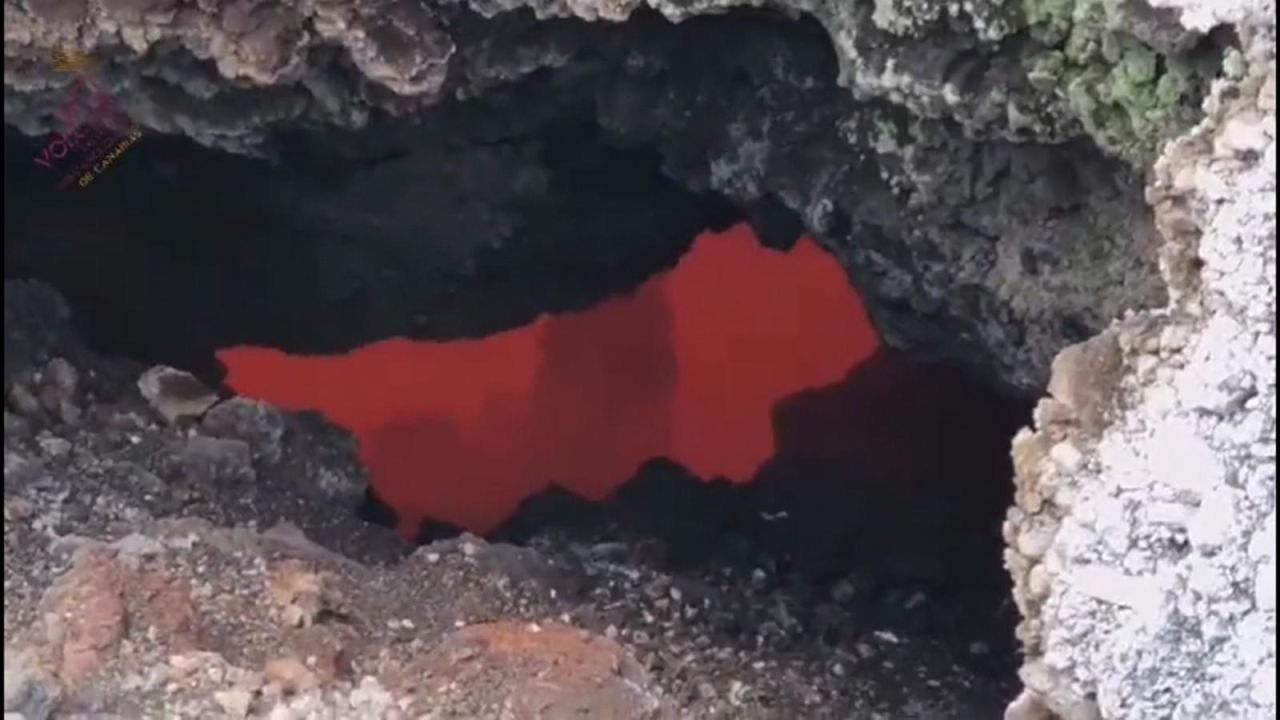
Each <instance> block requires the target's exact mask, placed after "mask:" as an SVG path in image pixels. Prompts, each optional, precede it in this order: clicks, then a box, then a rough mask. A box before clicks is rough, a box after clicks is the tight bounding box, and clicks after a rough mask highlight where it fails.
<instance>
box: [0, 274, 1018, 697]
mask: <svg viewBox="0 0 1280 720" xmlns="http://www.w3.org/2000/svg"><path fill="white" fill-rule="evenodd" d="M144 370H145V368H144V367H143V366H142V365H139V364H136V363H132V362H128V361H122V360H117V359H106V358H102V357H100V356H98V355H96V354H95V353H94V352H92V351H91V350H90V349H88V348H87V347H85V346H84V345H83V343H81V342H80V341H79V339H78V338H77V336H76V334H75V332H74V331H73V330H72V329H71V326H70V324H69V322H68V312H67V310H66V308H65V306H64V305H63V304H62V302H61V300H60V299H59V298H58V297H57V295H56V294H55V293H53V292H52V291H50V290H49V289H47V288H45V287H43V286H39V285H36V284H30V283H20V282H7V283H6V285H5V392H6V407H5V415H4V419H5V425H4V437H5V456H4V460H5V472H4V514H5V533H4V534H5V555H4V560H5V562H4V595H5V712H6V720H13V718H11V716H10V713H18V714H19V715H18V716H20V717H24V718H28V719H42V718H45V717H93V718H104V717H121V718H135V717H166V718H169V717H192V718H196V717H199V718H204V717H270V718H447V717H452V718H499V717H510V718H561V717H564V718H568V717H599V718H675V717H690V718H704V717H706V718H713V717H724V718H775V717H776V718H885V719H886V720H887V719H894V720H896V719H898V718H939V719H942V718H957V719H960V718H986V717H998V716H999V715H1000V712H1001V711H1002V708H1003V706H1004V704H1005V702H1006V701H1007V700H1008V699H1009V698H1010V697H1011V696H1012V695H1013V694H1014V693H1015V691H1016V682H1015V679H1014V677H1013V669H1014V667H1015V666H1016V658H1015V657H1014V655H1013V651H1012V639H1011V637H1010V635H1011V631H1010V628H1011V622H1012V617H1011V612H1012V611H1011V609H1010V608H1009V607H1007V606H1006V605H1004V604H1003V603H1002V600H1001V598H1003V597H1005V593H1004V586H1003V584H1002V583H1001V582H1000V581H999V580H998V579H994V578H996V577H997V576H998V575H999V568H998V567H996V568H990V567H985V566H981V565H980V566H979V567H978V568H977V569H974V570H972V571H970V570H969V569H965V570H964V572H956V573H951V576H949V577H947V578H942V579H938V578H929V579H921V578H911V577H909V573H908V574H906V575H903V574H899V575H897V576H893V575H889V574H885V573H883V572H879V571H877V572H874V573H872V572H867V571H862V572H859V571H856V570H851V571H846V572H838V573H826V574H825V576H824V577H821V578H815V577H812V576H807V575H805V574H803V573H801V572H799V571H798V570H796V569H795V564H794V560H793V559H792V558H789V557H787V556H786V555H785V554H784V553H779V552H775V550H774V549H773V548H770V547H769V546H767V545H762V544H761V543H760V541H759V540H758V538H756V537H754V535H753V531H752V530H751V525H750V524H749V523H746V524H744V523H741V522H738V521H737V519H736V518H738V517H739V515H738V514H739V513H740V511H741V510H742V507H743V506H742V505H741V503H740V502H739V501H740V498H738V497H737V496H735V495H734V494H733V493H732V492H728V494H725V493H726V492H727V491H726V490H725V489H724V488H721V487H717V486H706V485H702V484H697V483H694V484H690V482H692V481H691V480H690V481H687V482H686V481H684V480H680V479H679V477H678V475H679V473H678V470H676V469H673V468H671V467H668V466H662V465H655V466H653V467H651V468H649V469H648V470H647V471H646V472H645V473H642V474H641V477H640V478H638V479H637V480H636V481H635V482H633V483H632V485H631V486H629V488H628V489H627V490H626V491H625V492H624V493H622V494H621V496H620V498H619V499H618V500H617V501H615V502H614V503H611V504H608V505H605V506H586V505H583V504H581V503H577V502H574V501H572V500H571V499H567V498H564V497H556V496H554V495H552V496H547V497H543V498H540V499H539V500H538V501H537V502H534V503H531V504H530V506H529V507H527V508H526V510H525V511H524V512H523V513H522V514H521V515H520V516H519V517H518V518H517V519H516V520H514V521H513V522H512V524H511V525H509V526H508V527H507V528H506V529H505V530H504V532H503V534H502V537H503V538H504V541H501V542H500V541H496V540H495V541H493V542H486V541H485V540H481V539H478V538H474V537H471V536H467V535H463V536H459V537H454V538H449V539H443V540H437V541H435V542H431V543H428V544H426V545H423V546H421V547H418V548H416V549H415V548H413V547H410V546H408V545H406V544H405V543H403V542H402V541H401V540H400V539H399V538H397V537H396V536H395V535H394V534H393V533H392V532H391V531H390V530H388V529H386V528H384V527H380V526H378V525H375V524H371V523H367V522H364V521H363V520H361V519H359V518H358V517H357V516H356V513H355V512H354V509H355V508H356V507H357V505H358V504H359V500H360V497H361V495H362V493H363V492H364V487H365V481H366V478H365V475H364V472H363V470H362V469H361V467H360V465H359V463H358V461H357V459H356V454H355V448H354V446H353V443H352V441H351V439H350V438H349V437H348V436H346V435H345V433H343V432H341V431H340V430H337V429H335V428H333V427H331V426H329V425H328V424H327V423H325V422H324V421H323V420H322V419H320V418H317V417H315V416H310V415H305V414H302V415H299V414H290V413H282V412H278V411H276V410H274V409H273V408H270V407H269V406H266V405H264V404H261V403H258V402H255V401H250V400H246V399H243V398H236V399H230V400H224V401H222V402H221V403H219V404H217V405H215V406H214V407H213V408H212V409H211V410H209V411H208V412H207V413H205V415H204V416H203V418H200V419H191V420H183V421H179V422H177V423H169V422H167V421H165V420H164V419H163V418H162V417H161V416H160V415H159V414H157V412H156V411H155V409H154V408H153V407H152V405H151V404H149V403H148V402H147V401H146V400H145V399H144V398H143V397H142V396H141V395H140V393H139V391H138V389H137V379H138V377H139V375H140V374H141V373H142V372H143V371H144ZM655 477H656V478H658V479H654V478H655ZM664 478H665V479H664ZM735 498H736V499H735ZM663 502H674V503H675V504H674V505H668V506H667V509H666V510H662V509H661V503H663ZM655 503H657V504H658V505H657V506H655ZM726 508H727V509H726ZM717 509H718V511H717ZM974 573H976V574H974ZM15 717H17V716H15Z"/></svg>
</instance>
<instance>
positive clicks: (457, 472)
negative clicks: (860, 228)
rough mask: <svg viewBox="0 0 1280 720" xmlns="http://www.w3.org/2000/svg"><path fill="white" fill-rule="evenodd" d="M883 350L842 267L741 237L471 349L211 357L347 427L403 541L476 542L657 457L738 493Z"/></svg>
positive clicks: (717, 240)
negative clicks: (777, 422)
mask: <svg viewBox="0 0 1280 720" xmlns="http://www.w3.org/2000/svg"><path fill="white" fill-rule="evenodd" d="M878 347H879V339H878V337H877V335H876V333H875V331H874V329H873V328H872V326H871V324H870V321H869V320H868V318H867V316H866V313H865V311H864V309H863V305H862V302H861V299H860V298H859V297H858V295H857V293H856V292H855V291H854V289H853V288H852V287H851V286H850V284H849V281H848V279H847V278H846V276H845V273H844V271H843V269H841V267H840V265H839V263H838V262H837V261H836V260H835V259H834V258H832V257H831V256H830V255H828V254H826V253H825V252H823V251H822V250H820V249H819V248H818V247H817V245H815V244H814V243H813V242H811V241H809V240H807V239H804V240H801V241H800V242H799V243H798V244H797V245H796V246H795V247H794V248H793V249H792V250H791V251H789V252H778V251H774V250H770V249H767V248H764V247H762V246H760V245H759V243H757V242H756V240H755V238H754V236H753V234H752V232H751V231H750V229H749V228H747V227H746V226H739V227H736V228H734V229H732V230H730V231H728V232H725V233H722V234H704V235H701V236H699V237H698V238H697V240H696V242H695V243H694V246H693V248H692V249H691V250H690V251H689V252H688V253H687V254H686V255H685V256H684V258H682V259H681V261H680V263H679V264H678V265H677V267H675V268H674V269H673V270H671V271H669V272H667V273H665V274H663V275H660V276H658V277H655V278H653V279H652V280H650V281H649V282H647V283H645V284H644V285H643V286H641V287H640V288H638V289H637V290H636V291H634V292H633V293H630V294H628V295H626V296H621V297H615V298H612V299H609V300H607V301H605V302H603V303H600V304H599V305H597V306H595V307H593V308H591V309H589V310H585V311H582V312H578V313H570V314H565V315H558V316H544V317H541V318H539V319H538V320H536V321H534V322H532V323H530V324H529V325H527V326H525V327H521V328H517V329H514V330H510V331H507V332H503V333H499V334H496V335H493V336H491V337H487V338H484V339H481V340H464V341H453V342H420V341H410V340H404V339H392V340H386V341H383V342H378V343H374V344H372V345H368V346H366V347H363V348H360V349H358V350H355V351H353V352H351V353H348V354H345V355H338V356H320V357H294V356H289V355H286V354H284V353H281V352H279V351H276V350H270V349H263V348H234V349H229V350H224V351H222V352H220V353H219V355H218V357H219V359H220V360H221V361H222V362H223V364H224V365H226V367H227V370H228V377H227V382H228V384H229V385H230V386H231V387H233V388H235V389H236V390H237V391H238V392H240V393H241V394H244V395H247V396H252V397H257V398H261V399H264V400H267V401H269V402H272V403H274V404H276V405H278V406H281V407H284V408H288V409H294V410H303V409H313V410H319V411H321V412H323V413H324V414H325V415H327V416H328V417H329V418H330V419H332V420H333V421H334V422H336V423H338V424H340V425H342V426H344V427H346V428H348V429H350V430H351V431H352V432H354V433H355V434H356V436H357V437H358V438H359V440H360V445H361V452H362V455H363V459H364V462H365V463H366V465H367V467H368V468H369V471H370V473H371V475H372V477H373V483H374V486H375V487H376V488H377V491H378V494H379V495H380V496H381V497H382V499H383V500H385V501H386V502H387V503H388V504H390V505H391V506H392V507H394V508H395V509H396V511H397V512H398V513H399V514H400V518H401V520H400V522H401V531H402V532H406V533H412V532H413V531H414V530H415V529H416V528H417V525H418V521H419V520H420V519H421V518H423V517H430V518H433V519H435V520H438V521H443V522H448V523H451V524H454V525H458V526H461V527H465V528H468V529H470V530H472V531H475V532H486V531H489V530H491V529H493V528H494V527H495V526H496V525H498V524H499V523H501V522H502V521H503V520H505V519H507V518H508V517H509V516H510V515H511V513H512V512H513V511H514V510H515V509H516V507H517V506H518V505H519V503H520V502H521V501H522V500H524V499H525V498H527V497H530V496H532V495H534V494H536V493H538V492H540V491H542V490H544V489H545V488H547V487H548V486H550V485H552V484H555V485H559V486H561V487H564V488H566V489H569V490H571V491H573V492H575V493H577V494H579V495H581V496H584V497H586V498H588V499H595V500H598V499H603V498H605V497H607V496H608V495H609V493H610V492H611V491H612V490H613V489H614V488H616V487H618V486H620V485H621V484H622V483H624V482H626V481H627V480H628V479H629V478H630V477H631V476H632V475H633V474H634V473H635V471H636V469H637V468H638V467H639V466H640V465H641V464H642V463H643V462H645V461H646V460H648V459H651V458H654V457H667V458H671V459H673V460H675V461H677V462H679V463H681V464H682V465H684V466H685V467H687V468H688V469H690V470H691V471H692V472H694V473H695V474H697V475H699V476H701V477H725V478H729V479H731V480H734V481H739V482H745V481H748V480H750V479H751V478H752V476H753V475H754V474H755V472H756V470H757V469H758V468H759V467H760V465H761V464H762V463H763V462H764V461H766V460H767V459H768V458H769V457H770V456H772V455H773V453H774V450H775V447H776V441H775V438H774V427H773V420H772V417H771V415H772V412H773V410H774V407H775V405H777V404H778V403H779V402H780V401H782V400H783V399H785V398H787V397H788V396H791V395H794V394H795V393H797V392H800V391H803V390H806V389H811V388H817V387H820V386H824V385H829V384H832V383H835V382H837V381H840V380H841V379H842V378H844V377H845V376H846V374H847V373H848V372H849V370H850V369H851V368H852V367H854V366H855V365H857V364H858V363H860V362H862V361H863V360H865V359H866V358H868V357H869V356H871V355H872V354H873V353H874V352H875V351H876V350H877V348H878Z"/></svg>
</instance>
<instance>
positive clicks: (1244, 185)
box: [1006, 2, 1276, 720]
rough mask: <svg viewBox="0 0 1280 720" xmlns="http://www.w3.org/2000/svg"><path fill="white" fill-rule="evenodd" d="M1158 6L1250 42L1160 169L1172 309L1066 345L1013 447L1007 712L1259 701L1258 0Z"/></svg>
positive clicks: (1264, 651) (1272, 250)
mask: <svg viewBox="0 0 1280 720" xmlns="http://www.w3.org/2000/svg"><path fill="white" fill-rule="evenodd" d="M1161 4H1162V5H1163V4H1168V5H1170V6H1172V7H1176V8H1178V9H1179V11H1180V12H1181V16H1182V17H1183V19H1184V21H1185V22H1187V23H1188V25H1189V26H1202V27H1203V26H1204V25H1206V24H1208V23H1210V22H1212V21H1215V20H1216V19H1225V17H1224V15H1223V13H1225V14H1226V16H1229V17H1230V19H1231V20H1233V21H1235V22H1239V23H1241V26H1240V27H1241V32H1242V34H1243V36H1244V37H1245V39H1246V46H1245V47H1246V52H1245V53H1244V54H1242V55H1240V56H1237V57H1234V58H1232V59H1231V61H1230V63H1229V66H1230V67H1232V68H1233V71H1232V72H1231V73H1230V74H1229V75H1228V76H1227V77H1226V78H1224V79H1223V80H1222V81H1220V82H1219V83H1218V84H1217V87H1216V88H1215V91H1214V94H1213V96H1212V97H1211V99H1210V100H1209V101H1208V103H1207V104H1206V110H1207V118H1206V119H1205V120H1204V122H1203V123H1201V124H1200V125H1199V126H1198V127H1197V128H1196V129H1195V130H1194V131H1192V132H1191V133H1189V134H1188V135H1187V136H1185V137H1182V138H1180V139H1178V140H1177V141H1176V142H1173V143H1171V144H1170V145H1169V146H1168V147H1167V148H1166V149H1165V151H1164V153H1163V155H1162V157H1161V159H1160V161H1159V162H1158V163H1157V164H1156V166H1155V172H1154V174H1153V179H1152V181H1151V185H1150V190H1149V199H1150V201H1151V202H1152V204H1153V206H1154V208H1155V210H1156V214H1157V224H1158V226H1159V227H1160V229H1161V231H1162V233H1163V235H1164V238H1165V243H1166V245H1165V248H1164V252H1163V260H1164V262H1163V269H1164V275H1165V278H1166V280H1167V281H1168V283H1169V286H1170V294H1171V296H1172V301H1171V303H1170V305H1169V306H1168V307H1167V308H1164V309H1161V310H1158V311H1149V312H1141V313H1134V314H1131V315H1129V316H1128V317H1126V318H1124V319H1123V320H1121V321H1119V322H1118V323H1116V324H1115V325H1114V326H1113V327H1112V328H1110V329H1108V330H1107V331H1106V332H1105V333H1104V334H1103V335H1102V336H1099V337H1097V338H1095V339H1093V340H1091V341H1089V343H1087V344H1086V345H1083V346H1080V347H1076V348H1070V349H1068V350H1067V351H1064V352H1063V354H1062V355H1060V356H1059V358H1058V360H1057V361H1056V362H1055V364H1054V373H1053V380H1052V381H1051V383H1050V390H1051V395H1052V396H1051V397H1049V398H1046V399H1045V400H1043V401H1042V402H1041V404H1040V405H1039V407H1038V409H1037V413H1036V415H1037V419H1036V427H1035V429H1034V431H1031V430H1027V431H1024V432H1023V433H1021V434H1020V435H1019V436H1018V438H1017V439H1016V441H1015V445H1014V458H1015V464H1016V465H1017V483H1018V498H1017V507H1016V508H1015V509H1013V510H1012V511H1011V513H1010V516H1009V519H1008V522H1007V524H1006V540H1007V542H1008V545H1009V549H1008V551H1007V561H1008V565H1009V567H1010V570H1011V571H1012V573H1013V576H1014V579H1015V582H1016V585H1017V587H1016V590H1015V595H1016V597H1017V599H1018V602H1019V606H1020V608H1021V609H1022V611H1023V613H1024V615H1025V619H1024V620H1023V622H1022V624H1021V626H1020V628H1019V635H1020V638H1021V640H1022V641H1023V643H1024V644H1025V648H1026V651H1027V661H1026V664H1025V666H1024V667H1023V669H1022V677H1023V680H1024V681H1025V683H1026V685H1027V687H1028V693H1027V695H1026V696H1025V697H1024V698H1022V700H1021V701H1020V703H1019V705H1018V708H1016V709H1011V710H1010V712H1009V717H1011V718H1022V717H1034V715H1030V714H1027V715H1024V714H1021V713H1024V712H1028V713H1029V712H1031V711H1032V710H1031V709H1032V708H1034V707H1036V706H1041V707H1043V706H1045V705H1047V706H1048V707H1049V708H1051V709H1052V710H1054V711H1056V712H1057V713H1059V714H1060V715H1061V716H1062V717H1063V718H1067V719H1068V720H1078V719H1085V718H1095V717H1098V716H1099V715H1100V716H1102V717H1106V718H1157V717H1159V718H1188V719H1190V718H1208V717H1213V718H1266V717H1274V716H1275V714H1276V681H1275V672H1276V365H1275V363H1276V325H1275V323H1276V215H1275V213H1276V114H1275V112H1276V109H1275V108H1276V106H1275V87H1276V60H1275V24H1274V23H1275V20H1274V15H1273V12H1274V8H1273V7H1265V6H1264V5H1265V4H1264V3H1258V4H1239V5H1236V4H1229V3H1227V4H1219V3H1207V2H1206V3H1202V2H1180V3H1173V2H1170V3H1161Z"/></svg>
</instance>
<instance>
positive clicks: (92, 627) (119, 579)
mask: <svg viewBox="0 0 1280 720" xmlns="http://www.w3.org/2000/svg"><path fill="white" fill-rule="evenodd" d="M124 574H125V571H124V569H123V568H121V567H120V565H119V563H118V562H117V561H116V557H115V553H113V552H111V551H110V550H108V549H106V548H102V547H86V548H84V549H82V550H80V551H78V552H77V553H76V557H75V560H74V561H73V564H72V567H71V569H70V570H68V571H67V572H66V573H65V574H64V575H63V576H62V577H60V578H58V580H57V581H55V582H54V584H53V585H52V586H51V587H50V588H49V590H48V591H47V592H46V593H45V595H44V597H43V598H42V599H41V601H40V608H39V617H40V618H41V623H42V628H41V629H42V631H43V638H42V639H43V641H44V643H45V648H44V649H45V651H46V652H47V653H48V654H49V658H50V660H52V664H53V667H55V668H57V674H58V677H59V679H60V680H61V681H62V682H63V683H64V684H65V685H66V686H67V687H68V688H75V687H76V686H77V685H80V684H81V683H83V682H85V681H87V680H89V679H90V678H92V677H93V676H94V675H95V674H96V673H97V672H98V671H99V670H101V669H102V667H103V666H104V665H106V664H107V663H108V662H110V661H111V659H112V658H113V657H114V656H115V653H116V650H117V649H118V647H119V644H120V639H121V637H123V635H124V631H125V603H124V593H123V587H124V582H123V576H124Z"/></svg>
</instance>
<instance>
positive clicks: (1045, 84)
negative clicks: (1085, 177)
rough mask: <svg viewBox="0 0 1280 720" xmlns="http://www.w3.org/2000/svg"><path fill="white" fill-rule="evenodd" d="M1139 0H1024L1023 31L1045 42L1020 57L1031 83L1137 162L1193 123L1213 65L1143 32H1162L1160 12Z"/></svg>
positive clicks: (1116, 151) (1100, 140)
mask: <svg viewBox="0 0 1280 720" xmlns="http://www.w3.org/2000/svg"><path fill="white" fill-rule="evenodd" d="M1136 1H1137V0H1023V11H1024V13H1025V15H1026V21H1027V31H1028V34H1029V35H1030V36H1031V38H1032V39H1034V40H1035V41H1036V42H1038V43H1039V44H1041V45H1043V46H1044V47H1045V48H1046V49H1045V50H1044V51H1042V52H1038V53H1033V54H1032V55H1031V56H1030V57H1029V58H1028V61H1027V63H1026V66H1027V77H1028V80H1029V81H1030V83H1031V84H1032V85H1033V86H1034V87H1036V88H1037V89H1040V90H1043V91H1046V92H1050V91H1051V92H1056V93H1059V94H1060V95H1061V96H1062V97H1063V98H1064V99H1065V100H1066V102H1067V104H1068V105H1069V106H1070V108H1071V110H1072V111H1073V113H1074V114H1075V115H1076V117H1077V118H1079V120H1080V122H1081V124H1082V125H1083V126H1084V129H1085V131H1086V132H1088V133H1089V135H1090V136H1092V137H1093V138H1094V140H1095V141H1096V142H1097V143H1098V144H1099V145H1100V146H1101V147H1102V148H1103V149H1104V150H1106V151H1107V152H1109V153H1111V154H1113V155H1116V156H1118V157H1120V158H1122V159H1124V160H1126V161H1128V162H1130V163H1133V164H1134V165H1137V166H1145V165H1148V164H1150V162H1152V161H1153V160H1154V158H1155V155H1156V153H1157V152H1158V150H1159V147H1160V144H1161V143H1162V142H1163V141H1164V140H1166V139H1168V138H1169V137H1172V136H1174V135H1176V134H1177V133H1179V132H1180V131H1183V130H1185V129H1186V128H1187V127H1190V126H1191V125H1192V124H1194V123H1195V121H1196V119H1197V116H1198V111H1197V109H1198V108H1199V105H1200V101H1201V99H1202V98H1203V93H1204V90H1205V88H1206V87H1207V86H1208V80H1209V78H1210V77H1211V76H1212V74H1213V73H1214V70H1215V69H1214V68H1212V67H1206V66H1205V65H1204V63H1199V62H1197V61H1196V60H1195V59H1193V58H1191V57H1189V53H1180V52H1177V51H1173V50H1171V49H1167V48H1157V47H1154V46H1153V44H1152V43H1150V42H1146V41H1144V38H1157V37H1161V36H1167V35H1169V34H1170V33H1169V32H1168V28H1164V27H1156V25H1158V24H1161V23H1166V24H1167V23H1168V22H1170V21H1169V20H1168V19H1166V18H1162V17H1160V16H1157V15H1154V14H1151V13H1147V14H1145V15H1141V16H1140V15H1139V14H1138V13H1136V12H1134V8H1135V7H1136V5H1134V2H1136Z"/></svg>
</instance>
